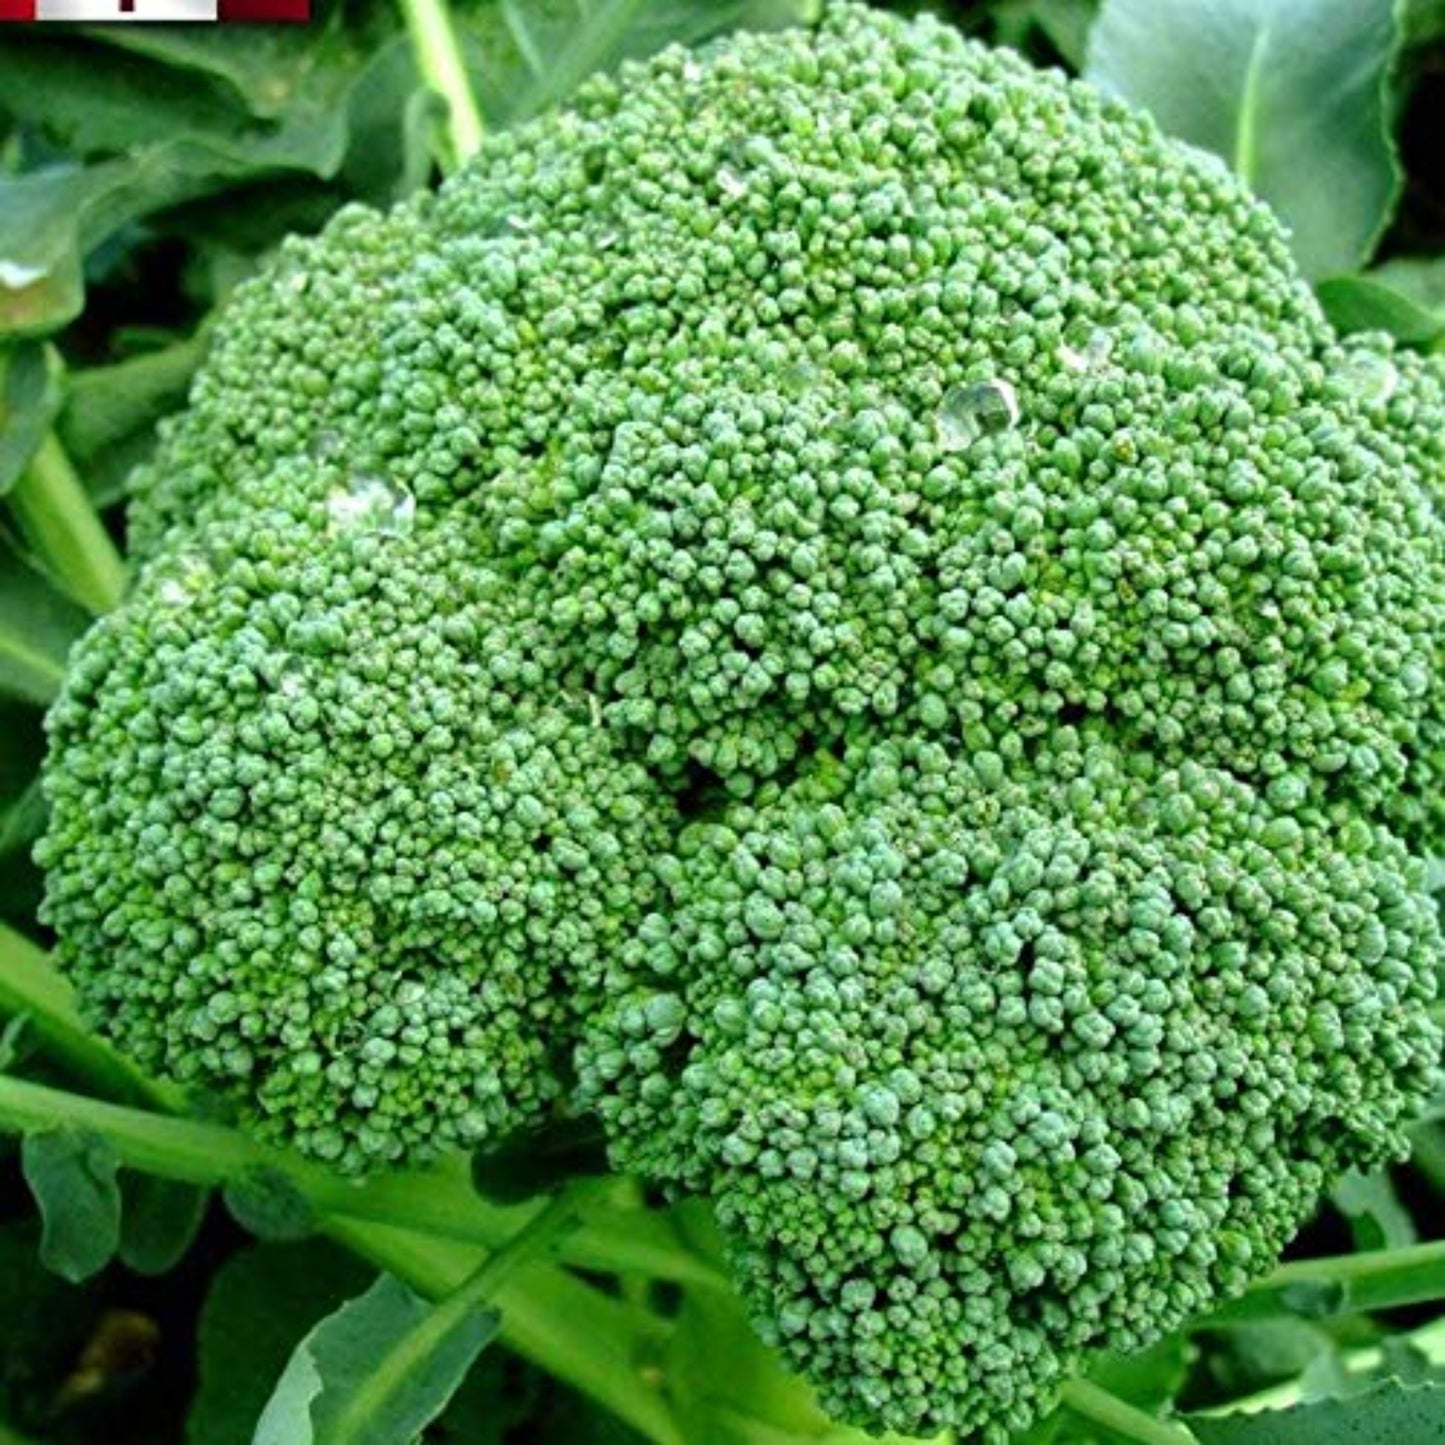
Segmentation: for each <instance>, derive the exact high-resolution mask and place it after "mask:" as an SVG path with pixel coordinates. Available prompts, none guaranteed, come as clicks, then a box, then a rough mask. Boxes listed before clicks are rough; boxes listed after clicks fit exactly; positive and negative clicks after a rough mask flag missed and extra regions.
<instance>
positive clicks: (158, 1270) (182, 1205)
mask: <svg viewBox="0 0 1445 1445" xmlns="http://www.w3.org/2000/svg"><path fill="white" fill-rule="evenodd" d="M120 1192H121V1211H120V1251H119V1252H120V1261H121V1263H122V1264H123V1265H125V1267H126V1268H127V1269H133V1270H134V1271H135V1272H136V1273H137V1274H145V1275H160V1274H168V1273H169V1272H170V1271H171V1270H172V1269H174V1268H175V1267H176V1265H178V1264H179V1263H180V1262H181V1260H182V1259H183V1258H184V1257H185V1255H186V1252H187V1250H189V1249H190V1247H191V1245H192V1244H194V1243H195V1239H196V1235H197V1234H199V1233H200V1229H201V1223H202V1221H203V1220H204V1219H205V1217H206V1203H207V1199H208V1197H209V1196H208V1195H207V1192H206V1191H205V1190H204V1189H197V1188H195V1186H193V1185H190V1184H178V1183H177V1182H176V1181H174V1180H172V1179H158V1178H157V1177H156V1176H155V1175H154V1174H138V1173H136V1172H135V1171H134V1170H129V1169H128V1170H125V1171H124V1172H123V1173H122V1174H121V1180H120Z"/></svg>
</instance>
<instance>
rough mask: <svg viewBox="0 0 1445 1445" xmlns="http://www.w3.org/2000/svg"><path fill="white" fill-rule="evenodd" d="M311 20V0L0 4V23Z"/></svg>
mask: <svg viewBox="0 0 1445 1445" xmlns="http://www.w3.org/2000/svg"><path fill="white" fill-rule="evenodd" d="M310 18H311V0H0V22H4V21H7V20H11V21H15V20H18V21H61V22H72V23H84V24H86V25H97V24H101V25H103V24H106V23H110V22H115V21H137V20H139V21H145V20H153V21H172V22H174V21H181V22H185V21H190V22H202V23H205V22H212V21H220V22H223V23H224V22H229V21H239V22H242V23H246V22H249V23H253V24H254V23H256V22H275V21H281V22H287V21H290V22H295V21H301V20H309V19H310Z"/></svg>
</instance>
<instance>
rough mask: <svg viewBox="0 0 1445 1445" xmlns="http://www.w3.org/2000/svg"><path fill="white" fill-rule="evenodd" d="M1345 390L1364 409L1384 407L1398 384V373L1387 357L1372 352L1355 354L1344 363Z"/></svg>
mask: <svg viewBox="0 0 1445 1445" xmlns="http://www.w3.org/2000/svg"><path fill="white" fill-rule="evenodd" d="M1343 381H1344V383H1345V389H1346V391H1347V392H1348V393H1349V395H1350V396H1352V397H1354V399H1355V400H1356V401H1357V402H1359V404H1360V405H1361V406H1364V407H1377V406H1384V404H1385V403H1386V402H1387V401H1389V399H1390V398H1391V397H1392V396H1394V394H1395V388H1396V387H1397V386H1399V384H1400V373H1399V372H1398V371H1396V370H1395V363H1394V362H1393V361H1391V360H1390V358H1389V357H1388V356H1381V355H1379V354H1378V353H1377V352H1373V351H1361V352H1357V353H1356V354H1355V355H1354V356H1352V357H1350V359H1349V360H1348V361H1347V362H1346V363H1345V367H1344V372H1343Z"/></svg>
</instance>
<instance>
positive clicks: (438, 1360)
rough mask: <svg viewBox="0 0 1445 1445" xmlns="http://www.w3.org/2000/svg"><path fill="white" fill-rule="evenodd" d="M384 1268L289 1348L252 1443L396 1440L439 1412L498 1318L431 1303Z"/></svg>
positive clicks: (385, 1443)
mask: <svg viewBox="0 0 1445 1445" xmlns="http://www.w3.org/2000/svg"><path fill="white" fill-rule="evenodd" d="M439 1308H440V1307H436V1308H433V1307H432V1306H429V1305H427V1304H426V1302H425V1301H423V1300H421V1299H419V1298H418V1297H417V1295H416V1294H415V1293H414V1292H413V1291H412V1290H410V1289H408V1288H407V1286H406V1285H404V1284H402V1283H401V1282H400V1281H398V1280H396V1279H393V1278H392V1277H391V1276H390V1275H382V1276H381V1278H380V1279H378V1280H377V1281H376V1283H375V1284H374V1285H372V1287H371V1288H370V1289H369V1290H367V1292H366V1293H365V1294H364V1295H362V1296H361V1297H360V1298H359V1299H354V1300H351V1301H350V1302H349V1303H347V1304H344V1305H343V1306H342V1307H341V1308H340V1309H339V1310H338V1311H337V1312H336V1313H335V1314H334V1315H330V1316H328V1317H327V1318H326V1319H325V1320H323V1321H322V1322H321V1323H320V1324H319V1325H317V1326H316V1327H315V1328H314V1329H313V1330H312V1331H311V1333H310V1334H308V1335H307V1336H306V1338H305V1339H304V1340H302V1341H301V1343H300V1344H299V1345H298V1346H297V1348H296V1353H295V1354H294V1355H292V1357H291V1360H290V1362H289V1363H288V1364H287V1366H286V1369H285V1371H284V1372H283V1374H282V1376H281V1379H280V1380H279V1381H278V1383H277V1385H276V1392H275V1394H273V1395H272V1396H271V1399H270V1402H269V1403H268V1404H267V1406H266V1409H265V1410H264V1411H263V1412H262V1415H261V1419H260V1422H259V1424H258V1425H257V1427H256V1445H394V1442H396V1441H399V1440H411V1439H413V1438H415V1437H416V1436H417V1435H419V1434H420V1433H421V1431H422V1430H423V1429H424V1428H425V1426H426V1425H427V1424H429V1423H430V1422H431V1421H432V1420H433V1419H435V1418H436V1416H437V1415H439V1414H440V1413H441V1412H442V1410H443V1408H444V1407H445V1406H446V1403H447V1401H448V1400H449V1399H450V1398H451V1397H452V1395H453V1394H454V1393H455V1391H456V1389H457V1387H458V1386H459V1385H460V1384H461V1382H462V1378H463V1376H464V1375H465V1374H466V1372H467V1370H468V1369H470V1368H471V1365H472V1362H473V1361H474V1360H475V1359H476V1357H477V1354H478V1353H479V1352H480V1351H481V1349H482V1348H483V1346H485V1345H486V1344H487V1343H488V1341H490V1340H491V1339H492V1338H494V1337H495V1335H496V1332H497V1325H498V1323H499V1320H500V1317H499V1316H498V1315H497V1313H496V1312H495V1311H494V1310H492V1311H488V1310H484V1309H472V1310H467V1311H464V1312H462V1313H459V1314H458V1315H457V1316H456V1317H455V1318H450V1319H448V1320H447V1321H446V1322H445V1324H444V1325H443V1326H438V1325H437V1324H436V1315H437V1310H438V1309H439Z"/></svg>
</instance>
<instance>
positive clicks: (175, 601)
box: [156, 552, 215, 607]
mask: <svg viewBox="0 0 1445 1445" xmlns="http://www.w3.org/2000/svg"><path fill="white" fill-rule="evenodd" d="M214 580H215V573H214V572H213V571H212V570H211V564H210V563H209V562H208V561H207V560H206V559H205V558H204V557H202V556H201V555H200V554H199V553H195V552H187V553H184V554H182V555H181V556H179V557H177V558H176V559H175V561H174V562H172V563H171V564H170V565H169V566H168V567H167V568H166V572H165V576H164V577H162V578H161V581H160V583H159V585H158V586H157V587H156V595H157V596H158V597H159V598H160V599H161V601H162V602H164V603H165V604H166V606H167V607H189V606H190V605H191V603H192V602H194V601H195V600H196V598H197V597H199V596H200V595H201V594H202V593H203V592H204V591H205V590H206V588H207V587H209V586H210V585H211V583H212V582H213V581H214Z"/></svg>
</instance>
